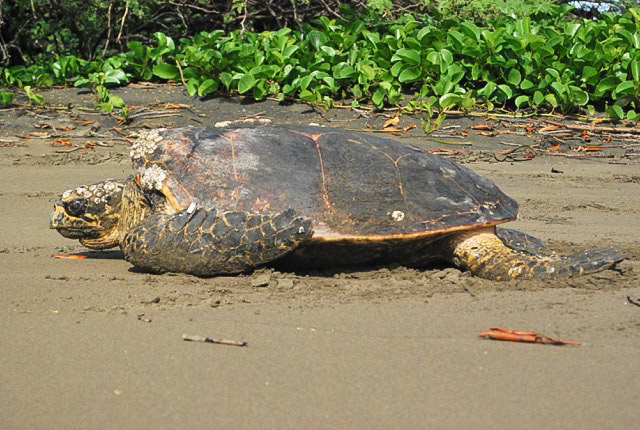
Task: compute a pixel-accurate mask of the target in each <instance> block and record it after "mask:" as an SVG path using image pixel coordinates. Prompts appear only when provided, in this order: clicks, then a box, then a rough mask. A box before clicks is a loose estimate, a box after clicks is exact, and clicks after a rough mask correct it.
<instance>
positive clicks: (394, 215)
mask: <svg viewBox="0 0 640 430" xmlns="http://www.w3.org/2000/svg"><path fill="white" fill-rule="evenodd" d="M390 215H391V219H393V220H394V221H395V222H400V221H403V220H404V212H402V211H393V212H391V214H390Z"/></svg>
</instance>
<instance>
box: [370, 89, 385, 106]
mask: <svg viewBox="0 0 640 430" xmlns="http://www.w3.org/2000/svg"><path fill="white" fill-rule="evenodd" d="M384 96H385V91H384V90H383V89H382V88H378V89H377V90H376V92H375V93H373V97H371V101H372V102H373V104H374V105H375V106H376V107H377V108H378V109H379V108H381V107H382V106H383V105H384Z"/></svg>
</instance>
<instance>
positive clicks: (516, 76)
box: [507, 69, 522, 85]
mask: <svg viewBox="0 0 640 430" xmlns="http://www.w3.org/2000/svg"><path fill="white" fill-rule="evenodd" d="M521 80H522V75H520V71H519V70H518V69H511V70H510V71H509V76H507V82H509V83H510V84H511V85H518V84H519V83H520V81H521Z"/></svg>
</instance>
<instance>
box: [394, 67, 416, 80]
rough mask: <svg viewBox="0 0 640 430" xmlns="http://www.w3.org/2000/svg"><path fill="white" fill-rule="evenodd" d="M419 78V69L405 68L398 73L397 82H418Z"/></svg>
mask: <svg viewBox="0 0 640 430" xmlns="http://www.w3.org/2000/svg"><path fill="white" fill-rule="evenodd" d="M419 78H420V69H418V68H417V67H407V68H406V69H404V70H403V71H402V72H401V73H400V76H398V81H400V82H402V83H405V82H413V81H416V80H418V79H419Z"/></svg>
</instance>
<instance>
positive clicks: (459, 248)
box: [445, 228, 626, 281]
mask: <svg viewBox="0 0 640 430" xmlns="http://www.w3.org/2000/svg"><path fill="white" fill-rule="evenodd" d="M445 248H447V249H448V252H450V259H451V261H452V262H453V263H454V264H455V265H456V266H458V267H460V268H461V269H464V270H469V271H471V273H473V274H474V275H477V276H480V277H482V278H487V279H494V280H499V281H505V280H510V279H556V278H560V277H569V276H580V275H586V274H589V273H594V272H599V271H601V270H605V269H609V268H612V267H614V266H615V265H616V264H617V263H619V262H621V261H622V260H624V259H625V258H626V257H625V255H624V253H623V252H622V251H621V250H620V249H619V248H617V247H615V246H611V247H608V248H602V249H596V250H592V251H586V252H579V253H576V254H572V255H569V256H566V257H556V258H554V257H542V256H539V255H531V254H529V253H526V252H518V251H515V250H513V249H511V248H510V247H508V246H506V245H505V243H504V242H503V241H502V240H501V239H500V238H499V237H498V236H497V235H496V234H495V229H494V228H486V229H480V230H470V231H467V232H462V233H458V234H456V235H454V236H451V237H450V238H448V239H447V243H446V245H445Z"/></svg>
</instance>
